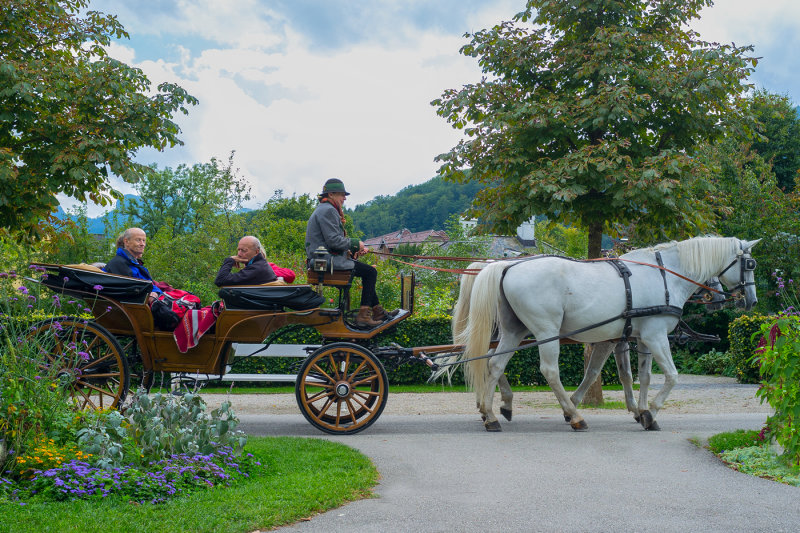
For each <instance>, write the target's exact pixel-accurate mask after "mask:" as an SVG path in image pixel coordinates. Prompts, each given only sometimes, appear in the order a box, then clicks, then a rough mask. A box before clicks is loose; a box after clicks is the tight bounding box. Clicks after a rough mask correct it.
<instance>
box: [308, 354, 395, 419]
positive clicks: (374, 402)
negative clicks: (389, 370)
mask: <svg viewBox="0 0 800 533" xmlns="http://www.w3.org/2000/svg"><path fill="white" fill-rule="evenodd" d="M295 393H296V396H297V402H298V405H299V407H300V410H301V412H302V413H303V415H304V416H305V417H306V419H307V420H308V421H309V422H311V424H312V425H314V426H315V427H317V428H318V429H321V430H322V431H325V432H327V433H334V434H352V433H357V432H359V431H361V430H363V429H366V428H367V427H369V426H370V425H371V424H372V423H373V422H375V420H377V418H378V417H379V416H380V414H381V412H383V409H384V407H385V406H386V397H387V394H388V387H387V380H386V371H385V370H384V368H383V365H382V364H381V362H380V361H379V360H378V359H377V358H376V357H375V356H374V355H373V354H372V353H370V352H369V351H368V350H366V349H364V348H362V347H360V346H357V345H349V344H333V345H329V346H326V347H323V348H321V349H320V350H317V352H315V353H314V354H312V355H311V356H310V357H309V358H308V359H306V361H305V362H304V363H303V366H302V368H301V369H300V373H299V374H298V377H297V387H296V390H295Z"/></svg>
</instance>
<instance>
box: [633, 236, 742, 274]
mask: <svg viewBox="0 0 800 533" xmlns="http://www.w3.org/2000/svg"><path fill="white" fill-rule="evenodd" d="M669 248H677V250H678V258H679V260H680V262H681V268H683V269H684V270H686V272H687V274H688V275H689V277H694V278H696V279H708V278H710V277H711V276H712V275H714V274H715V273H716V271H715V269H716V268H717V267H719V265H720V264H721V263H722V262H723V261H725V260H726V259H727V258H729V257H730V256H731V255H732V254H735V253H736V251H737V250H738V249H739V240H738V239H736V238H735V237H711V236H705V237H694V238H691V239H687V240H685V241H671V242H665V243H662V244H658V245H656V246H653V247H651V248H647V249H646V250H647V251H650V252H658V251H662V250H666V249H669Z"/></svg>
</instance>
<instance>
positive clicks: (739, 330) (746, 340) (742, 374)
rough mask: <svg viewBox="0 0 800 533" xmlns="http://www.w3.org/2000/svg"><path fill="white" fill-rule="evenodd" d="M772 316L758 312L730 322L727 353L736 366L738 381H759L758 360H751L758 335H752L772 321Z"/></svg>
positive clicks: (758, 338)
mask: <svg viewBox="0 0 800 533" xmlns="http://www.w3.org/2000/svg"><path fill="white" fill-rule="evenodd" d="M774 320H775V317H774V316H765V315H761V314H758V313H754V314H750V315H742V316H740V317H739V318H737V319H735V320H734V321H733V322H731V324H730V326H729V327H728V340H729V341H730V348H729V349H728V353H729V354H730V356H731V360H732V363H733V364H734V365H735V366H736V379H737V380H738V381H739V383H760V382H761V377H760V376H759V373H758V370H759V368H758V361H753V354H754V353H755V350H756V347H757V346H758V342H759V340H760V339H761V337H760V336H756V337H755V338H753V335H754V334H755V333H757V332H758V331H759V330H760V329H761V325H762V324H765V323H772V322H773V321H774Z"/></svg>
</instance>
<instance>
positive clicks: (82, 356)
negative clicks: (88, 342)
mask: <svg viewBox="0 0 800 533" xmlns="http://www.w3.org/2000/svg"><path fill="white" fill-rule="evenodd" d="M78 355H80V356H81V359H83V360H84V361H88V360H89V354H88V353H86V352H78Z"/></svg>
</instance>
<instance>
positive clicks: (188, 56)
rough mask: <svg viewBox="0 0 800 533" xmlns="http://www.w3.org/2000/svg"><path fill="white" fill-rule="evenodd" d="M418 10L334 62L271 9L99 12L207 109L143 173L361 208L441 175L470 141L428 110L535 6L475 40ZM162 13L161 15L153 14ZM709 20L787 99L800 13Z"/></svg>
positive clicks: (397, 11) (779, 4)
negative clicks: (751, 56) (339, 185)
mask: <svg viewBox="0 0 800 533" xmlns="http://www.w3.org/2000/svg"><path fill="white" fill-rule="evenodd" d="M419 1H420V0H393V1H392V2H389V3H387V2H382V3H376V4H374V9H376V11H377V10H384V11H382V12H380V13H365V12H361V11H359V13H358V21H359V22H361V21H362V19H363V20H368V21H371V22H372V23H373V24H372V25H371V26H370V27H369V28H364V29H363V30H362V31H364V32H365V35H367V32H369V34H368V37H369V38H365V39H358V38H354V39H353V40H352V42H349V43H344V44H342V43H340V46H339V47H337V48H333V49H326V48H322V47H320V44H319V42H317V43H314V44H312V43H311V39H312V38H313V35H311V34H309V33H305V34H304V33H302V32H301V31H300V29H299V28H298V23H299V21H297V20H288V19H287V18H286V17H285V16H284V15H281V14H277V13H274V12H272V11H270V10H269V9H268V7H267V6H268V4H269V2H263V1H258V0H237V1H236V2H233V1H220V0H203V1H202V2H197V1H190V0H179V1H172V0H169V1H166V0H165V1H163V2H160V3H159V2H153V0H147V2H144V0H128V1H126V2H121V1H118V0H104V1H102V2H99V1H98V2H93V4H94V3H99V4H102V5H100V6H98V8H99V9H101V10H104V11H108V12H114V13H118V14H119V15H120V21H121V22H122V23H123V25H125V26H126V28H127V29H128V30H129V31H130V32H131V33H132V34H133V37H134V39H133V40H132V41H131V43H136V44H135V45H134V44H130V43H128V44H122V45H120V44H115V45H113V46H112V54H113V55H114V56H115V57H117V58H118V59H120V60H123V61H125V62H126V63H128V64H132V65H135V66H138V67H140V68H142V69H143V70H144V72H145V73H146V74H147V75H148V77H149V78H150V80H151V81H152V82H153V85H154V86H155V85H157V84H158V83H160V82H162V81H170V82H176V83H178V84H179V85H181V86H182V87H184V88H185V89H186V90H187V91H189V93H190V94H192V95H194V96H196V97H197V98H198V99H199V101H200V104H199V105H198V106H196V107H194V108H191V109H190V114H189V116H188V117H183V116H179V117H177V120H178V122H179V123H180V124H181V127H182V129H183V131H184V133H183V135H182V138H183V140H184V141H185V143H186V146H185V147H183V148H180V149H171V150H169V151H167V152H166V153H164V154H157V153H155V152H153V151H143V153H142V154H141V155H140V156H139V158H138V159H139V160H140V161H141V162H143V163H150V162H152V161H156V162H158V164H159V165H160V166H162V167H163V166H173V167H174V166H176V165H177V164H179V163H186V164H194V163H204V162H207V161H208V160H209V159H210V158H211V157H212V156H216V157H218V158H222V159H226V158H227V155H228V153H229V152H230V151H231V150H236V154H237V155H236V159H235V162H236V163H237V165H238V166H239V167H240V168H241V170H242V172H243V174H244V175H245V176H246V177H247V178H248V179H249V180H250V181H251V183H252V185H253V189H254V193H255V197H256V199H257V202H255V203H257V204H260V203H263V202H264V201H266V200H267V199H269V197H270V196H271V195H272V192H273V191H274V190H275V189H283V190H284V192H285V193H286V194H292V193H298V194H302V193H312V194H314V193H316V192H318V191H319V190H320V188H321V185H322V183H323V182H324V181H325V180H326V179H327V178H329V177H333V176H336V177H340V178H342V179H343V180H344V181H345V183H346V184H347V186H348V188H349V189H350V190H352V191H353V194H352V196H350V201H349V205H350V206H351V207H352V206H355V205H356V204H359V203H363V202H365V201H368V200H370V199H372V198H373V197H374V196H376V195H379V194H394V193H396V192H397V191H398V190H400V189H401V188H403V187H405V186H407V185H410V184H416V183H421V182H423V181H426V180H428V179H429V178H431V177H432V176H433V175H435V172H436V170H437V168H438V164H436V163H434V161H433V158H434V157H435V156H436V155H438V154H440V153H443V152H446V151H448V150H449V149H450V148H451V147H452V146H454V145H455V143H456V142H457V141H458V139H459V135H460V133H459V132H457V131H454V130H452V129H451V128H450V126H449V125H448V124H447V123H446V122H445V120H444V119H442V118H441V117H438V116H436V114H435V110H434V108H433V107H431V106H430V105H429V103H430V101H431V100H433V99H434V98H436V97H438V96H439V95H440V94H441V93H442V91H444V90H445V89H448V88H458V87H460V86H461V85H463V84H465V83H469V82H473V81H475V80H477V79H478V78H479V76H480V73H479V70H478V66H477V62H476V61H475V60H474V59H471V58H465V57H463V56H461V55H459V54H458V50H459V49H460V48H461V46H462V45H464V44H465V40H464V39H463V38H462V35H463V33H464V32H467V31H469V32H474V31H477V30H480V29H482V28H487V27H490V26H492V25H494V24H496V23H498V22H500V21H502V20H508V19H510V18H511V17H512V16H513V15H514V14H516V13H517V12H518V11H520V10H521V9H522V8H523V6H524V2H522V1H521V0H492V1H489V2H486V3H485V4H484V6H485V7H482V9H480V10H475V11H474V12H473V13H470V14H469V15H467V16H465V17H463V18H464V20H466V23H465V27H464V28H463V29H461V30H459V31H457V32H453V33H446V32H445V31H443V30H442V29H441V28H439V29H429V30H426V31H422V30H419V29H418V28H416V27H415V26H414V22H413V21H412V20H411V19H404V18H402V14H403V13H404V10H403V9H402V6H403V5H406V4H405V3H406V2H411V3H410V4H407V5H409V6H410V7H411V6H417V5H419V4H414V2H419ZM151 5H154V6H155V8H154V9H147V6H151ZM370 6H372V4H370ZM702 15H703V18H702V19H701V20H700V21H698V22H697V23H695V24H693V27H694V28H695V29H697V30H698V31H700V32H701V34H702V36H703V38H706V39H709V40H717V41H720V42H730V41H735V42H736V44H737V45H741V44H746V43H750V42H752V43H754V44H756V45H757V49H756V55H761V54H764V53H766V52H765V50H766V51H769V53H770V57H769V58H768V59H765V60H764V61H762V63H761V65H760V66H759V70H763V71H764V72H772V75H773V76H776V77H775V78H774V79H779V80H780V83H786V84H787V85H789V84H790V83H791V82H790V81H789V78H788V76H790V75H791V76H794V75H795V73H796V72H798V71H800V68H795V69H788V68H787V67H786V62H791V61H794V62H795V63H794V64H795V65H796V61H797V60H796V59H793V58H789V56H788V53H793V50H790V51H788V53H787V55H786V56H782V55H778V54H779V51H780V45H781V42H780V40H781V39H785V38H786V37H785V35H784V37H781V36H780V33H781V31H779V30H785V29H789V30H795V29H796V26H797V21H798V20H800V2H795V1H794V0H791V1H789V0H772V1H770V2H761V3H759V4H754V3H752V2H750V1H745V0H718V1H717V2H716V5H715V6H714V7H713V8H711V9H707V10H706V11H705V12H704V13H703V14H702ZM354 16H355V15H354ZM387 19H393V20H392V21H391V22H387ZM376 21H380V23H376ZM351 22H352V21H351ZM306 30H307V28H306ZM793 33H796V32H793ZM150 36H152V41H153V43H158V45H159V46H168V47H170V49H171V50H178V51H179V53H178V54H172V55H169V56H168V57H169V60H167V59H159V60H143V59H142V57H151V56H152V55H153V48H152V46H153V43H150V42H149V41H148V39H149V38H150ZM137 46H141V47H150V48H149V49H148V53H149V55H147V56H143V55H142V54H139V55H140V57H137V48H136V47H137ZM792 48H794V47H792ZM776 50H777V51H776ZM164 57H167V56H166V55H165V56H164ZM768 67H769V68H772V69H773V70H772V71H768V70H767V68H768ZM789 70H792V71H791V72H789ZM781 76H783V77H784V78H780V77H781ZM781 89H782V87H771V90H775V91H779V92H780V91H781ZM121 190H123V192H129V188H128V187H125V186H123V187H121Z"/></svg>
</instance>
